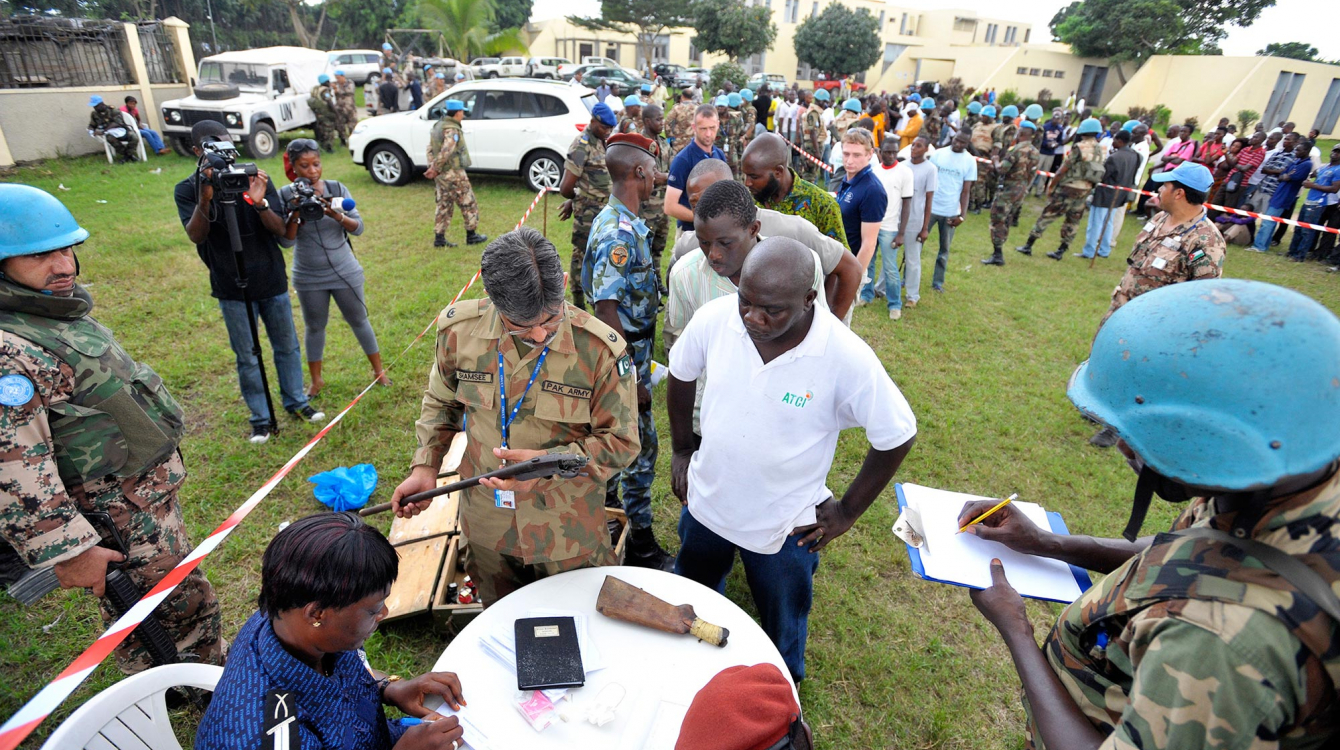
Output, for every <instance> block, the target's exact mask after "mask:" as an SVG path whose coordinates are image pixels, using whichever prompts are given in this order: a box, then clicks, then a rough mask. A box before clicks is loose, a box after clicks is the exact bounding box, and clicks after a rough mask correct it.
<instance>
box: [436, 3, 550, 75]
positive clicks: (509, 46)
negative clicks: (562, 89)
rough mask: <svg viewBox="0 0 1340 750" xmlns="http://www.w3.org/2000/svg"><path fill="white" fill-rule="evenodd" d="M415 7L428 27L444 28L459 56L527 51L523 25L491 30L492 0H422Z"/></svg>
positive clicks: (466, 57)
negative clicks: (521, 30)
mask: <svg viewBox="0 0 1340 750" xmlns="http://www.w3.org/2000/svg"><path fill="white" fill-rule="evenodd" d="M414 10H415V14H416V17H417V18H418V19H419V23H421V24H423V25H424V27H425V28H430V29H436V30H438V31H441V32H442V36H443V37H445V38H446V40H447V48H448V49H449V50H450V54H451V55H452V56H454V57H455V58H456V59H458V60H464V61H467V62H468V61H470V60H472V59H474V58H476V57H479V56H480V55H497V54H505V53H508V52H521V53H524V52H526V51H527V47H526V41H525V40H524V39H522V38H521V32H520V30H519V29H516V28H510V29H504V30H502V31H498V32H494V31H492V30H491V29H492V28H493V2H492V0H418V2H417V3H416V5H415V6H414Z"/></svg>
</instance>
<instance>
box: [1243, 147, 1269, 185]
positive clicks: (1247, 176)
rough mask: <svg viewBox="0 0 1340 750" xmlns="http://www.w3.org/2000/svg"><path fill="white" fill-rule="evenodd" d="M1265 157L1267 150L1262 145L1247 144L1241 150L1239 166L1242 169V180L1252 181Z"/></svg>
mask: <svg viewBox="0 0 1340 750" xmlns="http://www.w3.org/2000/svg"><path fill="white" fill-rule="evenodd" d="M1265 159H1266V150H1265V149H1264V148H1262V147H1260V146H1247V147H1246V148H1244V149H1242V150H1241V151H1239V152H1238V164H1237V166H1238V168H1239V169H1241V170H1242V181H1243V182H1248V181H1250V180H1251V179H1252V175H1254V174H1256V170H1257V169H1258V168H1259V167H1260V166H1261V162H1263V161H1265Z"/></svg>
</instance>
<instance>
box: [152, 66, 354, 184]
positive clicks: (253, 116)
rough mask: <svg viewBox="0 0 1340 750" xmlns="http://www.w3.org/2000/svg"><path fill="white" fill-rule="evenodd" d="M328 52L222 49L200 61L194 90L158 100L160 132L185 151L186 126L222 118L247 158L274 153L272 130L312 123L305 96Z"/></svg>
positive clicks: (187, 142) (322, 69)
mask: <svg viewBox="0 0 1340 750" xmlns="http://www.w3.org/2000/svg"><path fill="white" fill-rule="evenodd" d="M327 60H328V54H327V53H325V52H320V51H318V50H314V49H306V48H304V47H263V48H260V49H248V50H239V51H237V52H224V53H221V54H218V55H214V56H212V57H206V58H204V59H203V60H201V61H200V71H199V74H198V77H197V79H196V86H195V90H194V93H193V94H192V95H191V96H188V97H186V98H185V99H174V100H172V101H166V102H163V103H162V105H160V107H161V109H162V112H163V135H165V136H167V137H169V138H171V139H172V146H173V148H175V149H176V150H177V152H178V153H180V154H182V155H184V156H190V155H191V147H190V136H191V126H192V125H195V124H196V123H197V122H200V121H201V120H216V121H218V122H221V123H223V125H224V127H226V128H228V132H229V133H231V134H232V136H233V141H234V142H235V143H237V144H238V145H240V146H243V147H245V148H246V150H247V153H248V154H250V156H251V158H253V159H268V158H270V157H272V156H274V155H275V154H277V153H279V138H278V137H277V136H276V134H277V133H282V132H284V131H285V130H294V129H296V128H306V127H311V125H312V123H314V122H316V116H315V115H313V114H312V109H311V107H308V106H307V99H308V97H310V96H311V94H312V89H313V88H314V87H315V86H316V78H317V76H319V75H321V74H322V73H323V72H325V68H326V64H327Z"/></svg>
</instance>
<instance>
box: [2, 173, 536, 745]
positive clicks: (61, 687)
mask: <svg viewBox="0 0 1340 750" xmlns="http://www.w3.org/2000/svg"><path fill="white" fill-rule="evenodd" d="M548 192H550V189H549V188H544V189H541V190H540V192H539V193H537V194H536V195H535V200H533V201H531V203H530V207H529V208H527V209H526V212H525V213H524V214H523V215H522V216H521V220H520V221H518V222H517V223H516V228H517V229H519V228H520V227H521V226H522V225H523V224H525V223H526V219H528V218H529V217H530V214H531V212H532V211H533V210H535V206H536V205H538V204H539V202H540V199H541V198H543V197H544V195H545V193H548ZM514 231H515V230H514ZM478 280H479V272H478V271H476V272H475V274H474V276H471V277H470V280H469V281H468V282H466V284H465V286H463V287H461V290H460V291H459V292H457V293H456V296H455V297H452V298H451V303H450V304H452V305H454V304H456V303H457V302H459V301H460V299H461V297H462V296H464V295H465V293H466V292H467V291H469V289H470V287H472V286H474V284H475V282H476V281H478ZM436 324H437V314H436V313H434V314H433V317H432V319H431V320H430V321H429V322H428V325H427V326H425V327H424V329H423V330H422V331H419V335H417V336H415V337H414V340H413V341H411V342H409V345H408V346H406V347H405V348H404V350H402V351H401V352H400V354H397V355H396V357H395V359H393V360H391V363H390V364H388V365H386V366H385V368H383V369H384V370H390V369H391V367H393V366H394V365H395V364H396V363H397V362H399V361H400V359H401V357H404V356H405V354H406V353H408V352H409V350H410V349H412V348H414V346H415V345H416V344H418V343H419V341H420V339H422V338H423V337H424V336H425V335H426V334H427V333H428V332H429V331H430V330H432V329H433V327H434V326H435V325H436ZM379 377H380V373H379V374H378V375H376V376H374V377H373V379H372V382H370V383H368V384H367V386H366V387H364V388H363V390H362V391H360V392H359V393H358V395H357V396H354V399H353V400H352V401H350V402H349V404H348V405H347V406H345V407H344V410H343V411H341V412H340V413H339V414H336V415H335V417H334V418H333V419H331V420H330V421H329V422H327V423H326V425H325V426H324V427H322V428H321V431H320V432H318V433H316V435H314V436H313V437H312V439H311V440H309V441H307V444H306V445H304V446H303V447H302V448H301V449H299V450H298V452H297V453H294V454H293V457H292V458H290V459H289V460H288V461H287V462H286V463H285V464H284V465H283V466H282V467H280V469H279V471H277V472H275V473H274V475H273V476H271V477H270V478H269V480H267V481H266V482H265V484H263V485H261V486H260V489H258V490H256V491H255V492H254V493H252V495H251V497H249V498H247V500H246V502H244V503H242V505H240V506H238V508H237V509H236V510H234V511H233V512H232V513H231V514H230V515H229V516H228V517H227V518H225V519H224V521H223V523H221V524H219V526H218V528H216V529H214V530H213V531H211V532H210V533H209V535H208V536H206V537H205V539H204V541H202V542H201V543H200V544H198V545H197V546H196V547H195V549H193V550H191V552H190V553H189V554H187V555H186V557H184V558H182V561H181V562H179V563H177V566H176V567H175V568H173V569H172V570H170V571H168V573H167V575H165V576H163V579H162V580H160V581H159V582H158V584H157V585H156V586H154V587H153V588H152V589H150V590H149V592H148V593H147V594H145V595H144V597H143V598H141V599H140V600H139V601H138V602H136V603H135V606H133V607H131V608H130V609H129V610H127V611H126V613H125V614H124V615H122V616H121V617H120V618H119V619H117V621H116V622H114V623H112V625H111V627H109V628H107V630H106V632H104V633H103V634H102V635H101V636H100V637H99V638H98V639H97V640H96V641H94V642H93V644H92V645H90V646H89V647H88V648H86V649H84V652H83V653H82V654H80V655H79V656H77V657H75V660H74V661H72V662H70V665H69V666H67V667H66V668H65V669H63V670H61V673H60V674H58V675H56V678H55V679H53V680H52V681H51V682H49V683H47V684H46V685H45V686H44V687H43V688H42V689H41V690H39V691H38V692H37V695H34V696H33V697H32V699H30V700H29V701H28V702H27V703H25V704H24V705H23V707H22V708H20V709H19V710H18V711H16V712H15V713H14V715H13V716H11V717H9V719H8V720H7V721H5V723H4V725H3V726H0V750H15V749H16V748H17V747H18V746H19V743H20V742H23V740H24V739H26V738H27V737H28V735H29V734H32V731H33V730H34V729H36V728H37V727H38V725H39V724H41V723H42V722H43V721H44V720H45V719H46V718H47V717H48V716H50V715H51V712H52V711H54V710H56V708H57V707H58V706H60V704H61V703H63V702H64V701H65V699H66V698H69V697H70V694H71V693H73V692H74V691H75V689H77V688H78V687H79V686H80V685H81V684H82V683H83V682H84V680H85V679H87V678H88V676H89V675H90V674H92V673H93V670H94V669H96V668H97V666H98V664H100V663H102V660H103V659H106V658H107V656H108V655H109V654H111V653H112V651H113V650H115V649H116V647H117V646H119V645H121V642H122V641H124V640H125V639H126V637H127V636H129V635H130V634H131V633H132V632H134V630H135V628H136V626H138V625H139V624H140V623H141V622H143V621H144V618H146V617H148V616H149V614H150V613H152V612H153V611H154V609H155V608H156V607H157V606H158V605H159V604H161V603H162V602H163V600H164V599H166V598H167V597H168V596H169V595H170V594H171V593H172V591H173V590H174V589H176V588H177V585H178V584H180V583H181V582H182V581H183V580H184V579H185V578H186V576H187V575H189V574H190V573H191V571H193V570H195V569H196V568H197V567H199V565H200V561H201V560H203V559H204V558H205V557H206V556H207V555H209V553H211V552H213V551H214V550H215V549H217V548H218V546H219V545H220V544H222V543H223V540H225V539H227V538H228V535H229V534H231V533H233V529H235V528H237V526H238V524H240V523H242V521H243V519H245V518H246V517H247V516H248V515H249V514H250V513H251V511H253V510H255V509H256V506H257V505H260V503H261V501H262V500H264V499H265V498H266V497H267V496H268V495H269V494H270V492H271V491H272V490H274V488H275V487H276V486H278V484H279V483H280V481H282V480H283V479H284V477H286V476H288V474H289V472H291V471H293V468H294V467H295V466H297V465H298V464H299V463H301V462H302V460H303V459H304V458H306V457H307V454H309V453H311V452H312V449H313V448H315V447H316V446H317V444H318V443H320V442H321V441H322V440H323V439H324V438H325V437H326V434H327V433H329V432H330V431H331V430H333V429H335V425H337V424H339V423H340V421H341V420H343V419H344V416H345V415H346V414H348V413H349V412H350V411H351V410H353V408H354V407H355V406H356V405H357V404H358V402H359V401H362V400H363V397H364V396H366V395H367V394H368V392H369V391H371V390H372V387H373V386H375V385H376V384H377V380H378V378H379Z"/></svg>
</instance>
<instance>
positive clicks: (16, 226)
mask: <svg viewBox="0 0 1340 750" xmlns="http://www.w3.org/2000/svg"><path fill="white" fill-rule="evenodd" d="M86 239H88V230H87V229H84V228H83V227H81V226H79V222H77V221H75V220H74V214H71V213H70V209H68V208H66V207H65V204H64V203H61V202H60V201H59V200H56V198H55V196H53V195H51V194H50V193H48V192H46V191H45V190H39V189H37V188H35V187H33V186H31V185H16V184H12V183H10V184H3V183H0V260H3V259H5V258H15V257H18V256H20V255H38V254H39V253H48V252H51V251H52V250H60V249H61V248H66V247H70V246H71V245H78V244H79V243H81V242H83V241H84V240H86Z"/></svg>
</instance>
